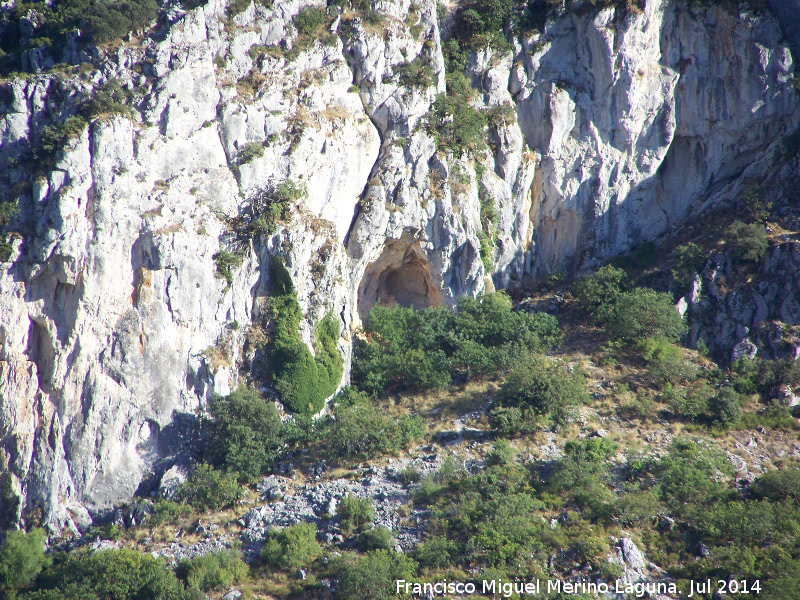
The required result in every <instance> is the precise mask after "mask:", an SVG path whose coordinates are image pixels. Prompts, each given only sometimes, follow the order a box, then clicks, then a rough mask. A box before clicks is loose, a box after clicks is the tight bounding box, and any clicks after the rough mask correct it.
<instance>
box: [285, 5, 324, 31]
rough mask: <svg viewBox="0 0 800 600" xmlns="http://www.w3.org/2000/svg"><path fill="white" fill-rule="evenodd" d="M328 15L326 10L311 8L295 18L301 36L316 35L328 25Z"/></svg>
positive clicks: (305, 9) (302, 11) (295, 24)
mask: <svg viewBox="0 0 800 600" xmlns="http://www.w3.org/2000/svg"><path fill="white" fill-rule="evenodd" d="M328 20H329V19H328V13H327V12H325V9H322V8H316V7H314V6H309V7H307V8H304V9H303V10H301V11H300V12H299V13H297V15H295V17H294V20H293V21H294V26H295V28H296V29H297V33H299V34H300V35H309V36H310V35H316V34H317V33H319V32H320V31H322V29H323V28H324V27H325V26H326V25H327V23H328Z"/></svg>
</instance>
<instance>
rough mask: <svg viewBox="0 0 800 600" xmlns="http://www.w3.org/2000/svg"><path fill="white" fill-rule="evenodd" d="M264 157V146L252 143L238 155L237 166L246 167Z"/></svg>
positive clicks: (246, 145) (244, 147)
mask: <svg viewBox="0 0 800 600" xmlns="http://www.w3.org/2000/svg"><path fill="white" fill-rule="evenodd" d="M262 156H264V146H263V145H262V144H260V143H258V142H252V143H250V144H245V145H244V146H243V147H242V149H241V150H239V153H238V154H237V155H236V164H237V165H240V166H241V165H246V164H247V163H249V162H253V161H254V160H255V159H257V158H261V157H262Z"/></svg>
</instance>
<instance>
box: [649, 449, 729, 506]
mask: <svg viewBox="0 0 800 600" xmlns="http://www.w3.org/2000/svg"><path fill="white" fill-rule="evenodd" d="M654 472H655V474H656V476H657V477H658V479H659V480H660V481H661V493H662V495H663V497H664V499H665V500H666V501H667V503H668V504H669V505H671V506H672V507H673V508H674V509H676V511H678V512H679V514H680V513H681V512H683V507H684V505H685V504H687V503H696V504H699V505H707V504H709V503H710V502H712V501H713V500H715V499H718V498H720V497H723V496H725V494H726V491H727V486H725V484H724V483H723V481H721V479H722V478H724V477H729V476H731V475H733V467H731V464H730V462H729V461H728V459H727V457H726V455H725V453H724V452H723V451H722V450H720V449H719V448H716V447H714V446H705V445H701V444H698V443H697V442H694V441H692V440H687V439H676V440H675V441H673V442H672V444H671V445H670V448H669V452H668V453H667V455H666V456H664V457H663V458H662V459H661V460H660V461H659V462H658V463H657V464H656V465H655V468H654Z"/></svg>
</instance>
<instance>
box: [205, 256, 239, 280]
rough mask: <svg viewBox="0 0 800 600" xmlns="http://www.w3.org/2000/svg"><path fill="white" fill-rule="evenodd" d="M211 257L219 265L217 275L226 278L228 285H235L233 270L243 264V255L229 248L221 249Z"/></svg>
mask: <svg viewBox="0 0 800 600" xmlns="http://www.w3.org/2000/svg"><path fill="white" fill-rule="evenodd" d="M211 258H212V260H213V261H214V264H216V265H217V270H216V276H217V277H220V278H222V279H224V280H225V281H226V282H227V284H228V287H230V286H231V285H233V271H234V269H237V268H239V265H241V264H242V257H241V256H240V255H239V254H234V253H232V252H228V251H227V250H220V251H219V252H217V253H216V254H214V255H213V256H212V257H211Z"/></svg>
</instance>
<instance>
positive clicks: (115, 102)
mask: <svg viewBox="0 0 800 600" xmlns="http://www.w3.org/2000/svg"><path fill="white" fill-rule="evenodd" d="M133 101H134V97H133V94H132V93H131V92H130V91H128V90H126V89H124V88H123V87H122V85H121V84H120V82H119V81H118V80H116V79H110V80H109V81H108V82H106V83H105V84H103V85H101V86H98V87H96V88H95V89H94V90H93V91H92V95H91V96H90V97H89V98H87V99H86V100H84V101H83V102H81V104H80V106H79V108H78V112H79V113H80V114H81V115H82V116H83V117H84V118H85V119H86V120H89V121H90V120H92V119H95V118H97V117H99V116H102V115H122V116H126V117H130V116H131V114H132V110H133V109H132V108H131V104H132V103H133Z"/></svg>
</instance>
